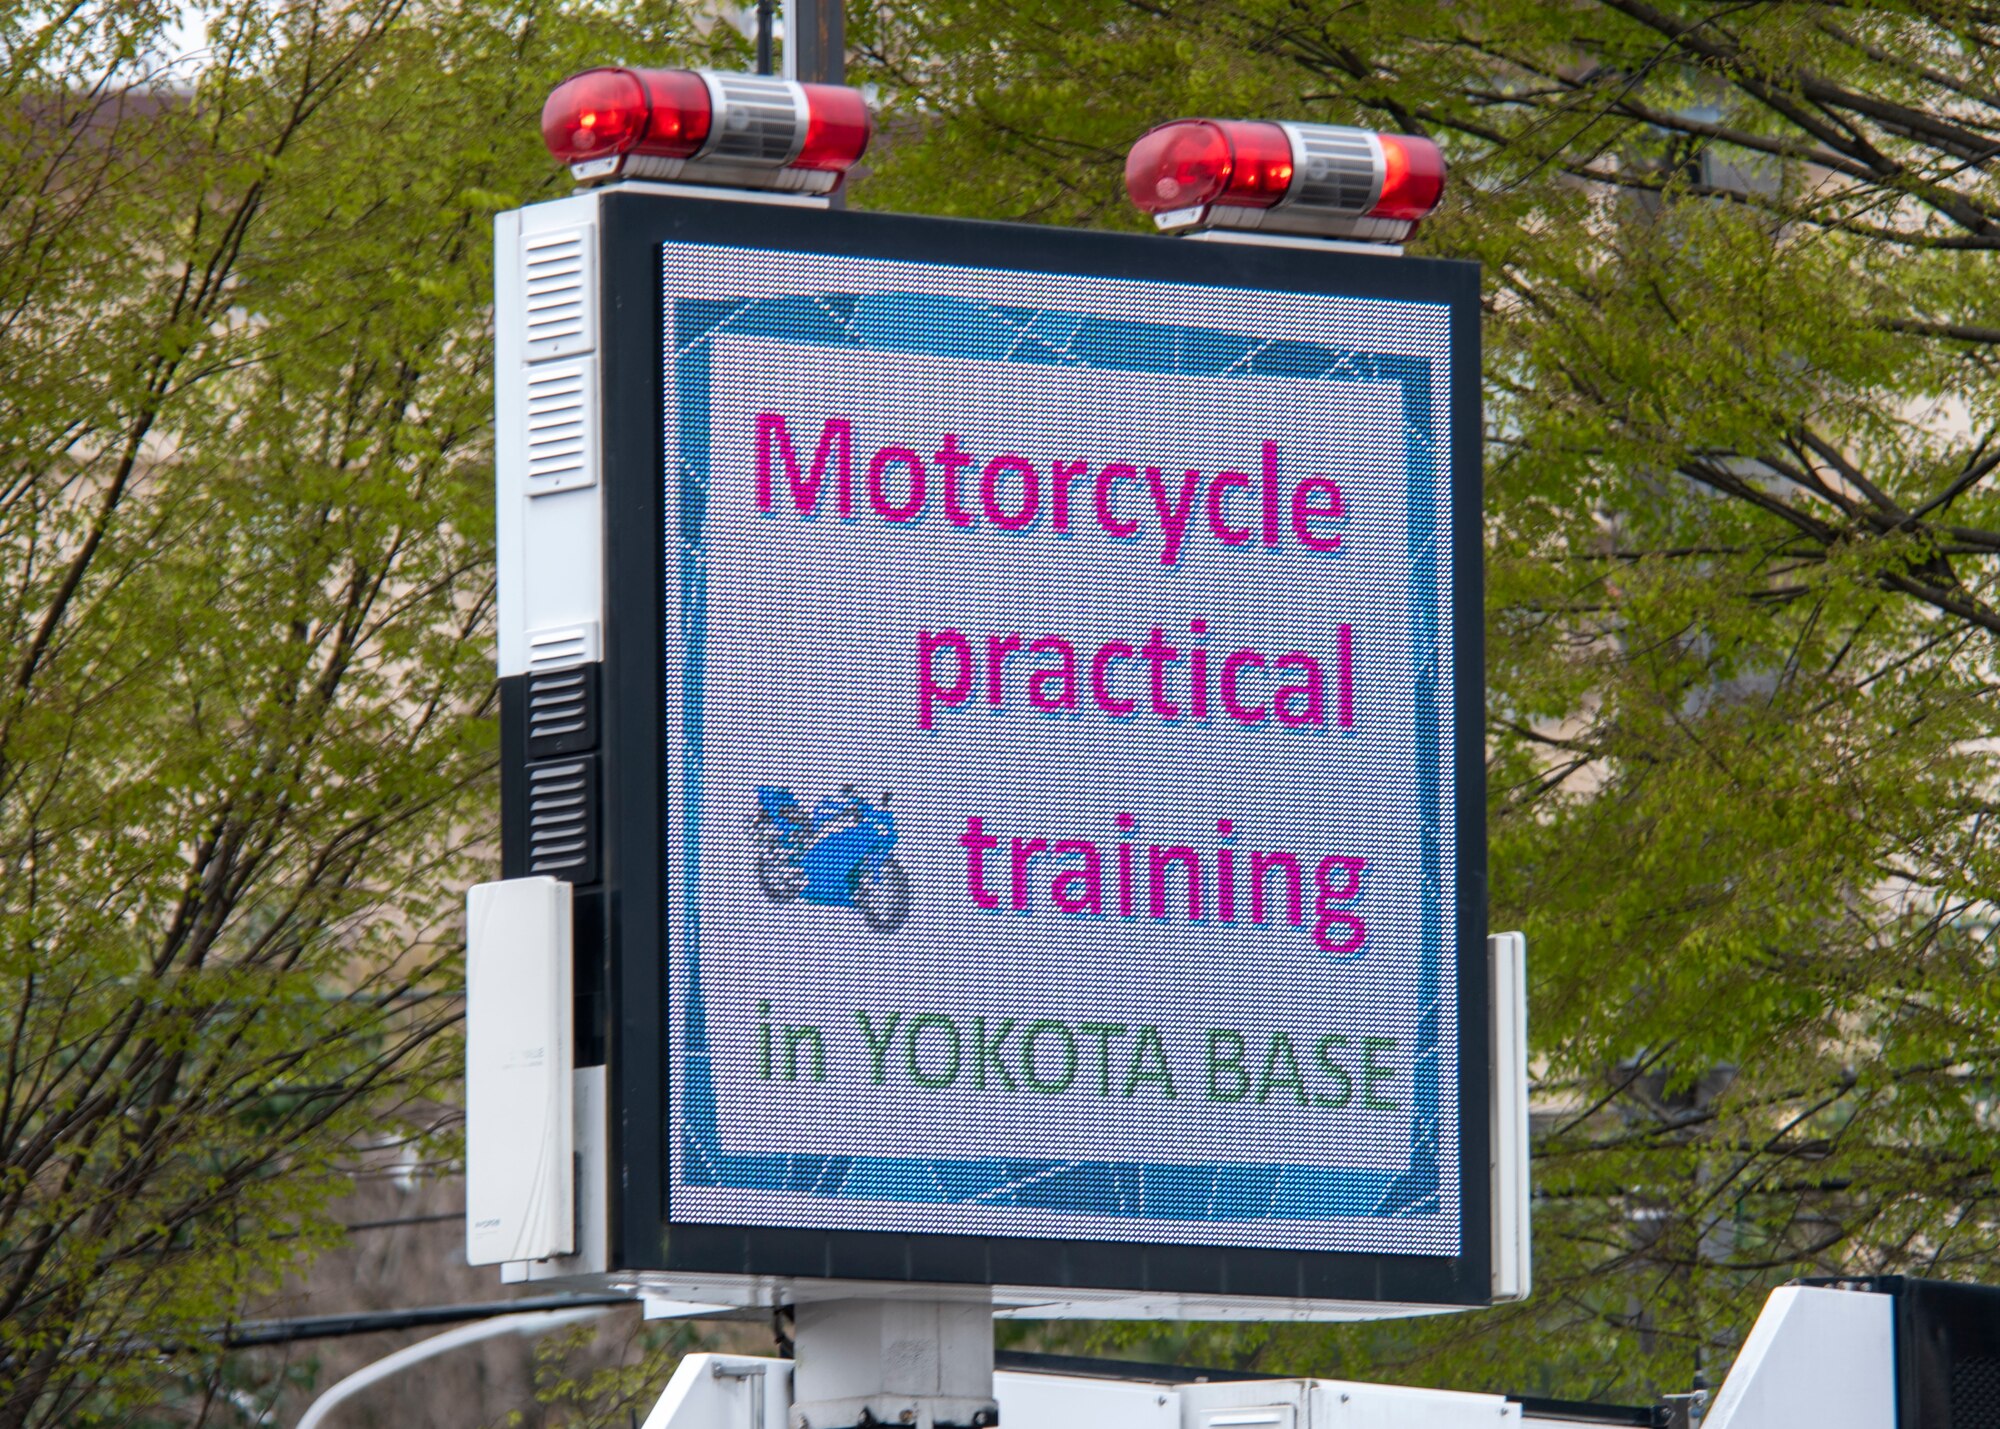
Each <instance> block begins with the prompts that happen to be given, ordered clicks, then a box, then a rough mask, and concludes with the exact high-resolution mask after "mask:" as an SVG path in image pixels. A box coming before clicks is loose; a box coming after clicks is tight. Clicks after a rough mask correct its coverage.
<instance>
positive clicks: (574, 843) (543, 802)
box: [525, 754, 602, 883]
mask: <svg viewBox="0 0 2000 1429" xmlns="http://www.w3.org/2000/svg"><path fill="white" fill-rule="evenodd" d="M526 793H527V797H526V800H525V804H526V819H525V823H526V825H527V827H526V830H525V833H526V835H527V844H528V858H527V871H528V872H529V873H530V874H538V873H539V874H547V875H548V876H550V877H551V878H560V879H564V880H566V881H568V882H570V883H595V882H597V876H598V872H597V871H598V842H599V837H600V824H601V823H602V820H601V818H600V817H599V810H598V799H597V756H596V755H594V754H584V755H579V756H578V757H576V758H574V759H548V760H541V761H539V762H537V763H534V764H530V765H529V766H528V779H527V791H526Z"/></svg>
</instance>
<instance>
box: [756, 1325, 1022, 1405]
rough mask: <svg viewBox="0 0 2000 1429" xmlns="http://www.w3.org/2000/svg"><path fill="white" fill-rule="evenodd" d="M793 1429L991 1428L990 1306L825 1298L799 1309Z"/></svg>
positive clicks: (991, 1332)
mask: <svg viewBox="0 0 2000 1429" xmlns="http://www.w3.org/2000/svg"><path fill="white" fill-rule="evenodd" d="M796 1314H797V1324H798V1327H797V1330H796V1334H795V1338H794V1345H795V1348H794V1351H793V1353H794V1356H795V1358H794V1360H793V1365H792V1413H791V1429H866V1426H871V1425H884V1426H887V1425H896V1426H899V1429H901V1426H908V1429H990V1426H993V1425H996V1424H998V1423H999V1422H1000V1409H999V1405H998V1403H997V1402H996V1401H995V1399H994V1397H993V1307H992V1305H991V1304H990V1303H988V1302H986V1301H984V1300H962V1301H961V1300H826V1301H818V1302H809V1303H805V1304H801V1305H799V1306H798V1307H797V1311H796Z"/></svg>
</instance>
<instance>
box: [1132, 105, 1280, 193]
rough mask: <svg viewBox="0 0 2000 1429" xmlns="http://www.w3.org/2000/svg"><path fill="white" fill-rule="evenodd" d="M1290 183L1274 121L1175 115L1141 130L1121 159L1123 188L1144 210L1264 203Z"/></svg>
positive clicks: (1277, 129)
mask: <svg viewBox="0 0 2000 1429" xmlns="http://www.w3.org/2000/svg"><path fill="white" fill-rule="evenodd" d="M1291 182H1292V144H1291V140H1289V139H1288V138H1286V137H1285V131H1284V130H1283V129H1280V128H1279V127H1278V126H1277V125H1275V124H1261V123H1240V122H1236V121H1233V120H1216V119H1181V120H1176V121H1175V122H1174V123H1172V124H1162V125H1160V126H1159V128H1157V129H1154V130H1152V131H1150V132H1148V133H1146V134H1144V135H1142V136H1141V137H1140V139H1139V142H1138V143H1136V144H1134V145H1133V146H1132V152H1131V153H1130V154H1129V155H1128V156H1127V157H1126V160H1125V192H1126V193H1128V194H1130V195H1131V197H1132V202H1133V203H1135V204H1137V205H1138V206H1139V207H1140V208H1141V209H1144V210H1145V211H1146V212H1147V213H1168V212H1172V211H1174V210H1176V209H1185V208H1205V207H1207V206H1208V205H1209V204H1212V203H1224V204H1230V205H1233V206H1238V207H1244V208H1269V207H1270V206H1271V205H1272V204H1274V203H1276V202H1277V201H1278V200H1279V199H1281V198H1283V197H1284V196H1285V190H1286V189H1287V188H1289V187H1290V186H1291Z"/></svg>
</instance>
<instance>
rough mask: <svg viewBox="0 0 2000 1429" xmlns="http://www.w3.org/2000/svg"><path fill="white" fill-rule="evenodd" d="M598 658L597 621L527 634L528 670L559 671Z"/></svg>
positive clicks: (532, 631) (585, 663)
mask: <svg viewBox="0 0 2000 1429" xmlns="http://www.w3.org/2000/svg"><path fill="white" fill-rule="evenodd" d="M596 659H597V622H596V621H594V620H592V621H588V622H586V623H585V624H582V625H563V626H558V627H556V628H554V629H550V630H530V631H529V632H528V669H529V670H531V671H534V670H560V669H561V668H562V667H563V666H565V665H587V664H589V663H591V662H592V661H594V660H596Z"/></svg>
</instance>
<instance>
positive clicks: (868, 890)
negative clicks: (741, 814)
mask: <svg viewBox="0 0 2000 1429" xmlns="http://www.w3.org/2000/svg"><path fill="white" fill-rule="evenodd" d="M895 845H896V820H895V816H894V815H892V814H891V813H890V812H889V796H888V795H887V794H886V793H885V794H884V795H883V796H882V797H881V799H879V800H878V801H876V802H875V803H872V804H871V803H870V802H869V801H868V800H866V799H864V798H862V797H861V795H859V794H857V793H856V792H855V791H854V789H853V787H852V786H851V785H850V786H848V787H846V788H843V789H842V790H841V791H840V794H839V795H838V797H834V798H827V799H822V800H820V801H819V803H818V804H817V805H816V806H814V808H813V810H812V812H811V813H807V812H806V808H805V806H804V805H803V804H801V803H800V802H799V801H798V797H797V796H796V795H795V794H793V793H792V791H791V790H789V789H779V788H774V787H771V786H769V785H766V786H762V787H760V788H759V789H758V790H757V814H756V816H755V817H754V818H752V819H751V821H750V847H751V851H752V853H753V854H754V855H755V857H756V860H757V886H758V887H759V888H761V889H763V891H764V896H765V897H766V898H768V899H770V900H771V901H772V902H773V903H789V902H791V901H792V900H793V899H794V898H803V899H805V900H806V902H808V903H819V904H823V905H825V906H826V907H829V908H853V909H855V910H857V911H858V912H859V913H860V914H861V919H862V921H863V922H865V923H866V924H867V925H868V926H869V927H870V928H872V929H874V930H875V931H876V932H878V933H893V932H895V931H896V930H897V929H898V928H900V927H902V926H903V923H904V921H905V920H906V919H907V918H908V917H909V916H910V876H909V874H907V873H905V872H904V871H903V865H902V864H900V863H898V862H897V861H896V859H895V858H894V856H893V855H891V854H890V852H889V850H890V849H892V848H894V847H895Z"/></svg>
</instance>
